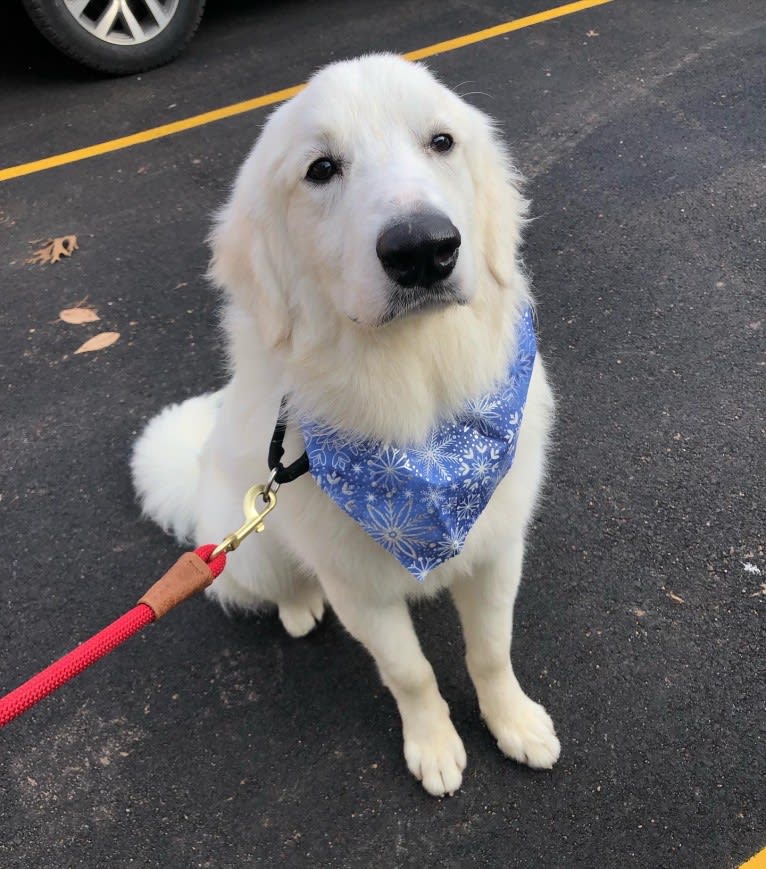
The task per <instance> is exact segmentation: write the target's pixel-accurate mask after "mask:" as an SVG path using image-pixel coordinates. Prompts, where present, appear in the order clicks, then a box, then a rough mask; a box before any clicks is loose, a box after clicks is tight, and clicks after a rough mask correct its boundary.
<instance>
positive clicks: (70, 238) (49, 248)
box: [27, 235, 78, 263]
mask: <svg viewBox="0 0 766 869" xmlns="http://www.w3.org/2000/svg"><path fill="white" fill-rule="evenodd" d="M77 248H78V245H77V236H76V235H61V236H59V237H58V238H54V239H52V240H51V241H49V242H48V244H46V245H44V246H43V247H41V248H40V250H36V251H35V252H34V253H33V254H32V256H31V257H30V258H29V259H28V260H27V262H28V263H57V262H58V261H59V260H60V259H61V257H62V256H72V252H73V251H75V250H77Z"/></svg>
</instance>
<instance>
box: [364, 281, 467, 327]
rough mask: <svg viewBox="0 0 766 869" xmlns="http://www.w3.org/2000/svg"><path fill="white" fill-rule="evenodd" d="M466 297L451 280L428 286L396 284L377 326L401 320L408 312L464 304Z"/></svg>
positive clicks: (413, 312) (419, 311)
mask: <svg viewBox="0 0 766 869" xmlns="http://www.w3.org/2000/svg"><path fill="white" fill-rule="evenodd" d="M466 304H468V299H466V298H465V296H464V295H463V294H462V293H461V292H460V290H459V289H458V288H457V286H456V285H455V283H454V282H453V281H443V282H440V283H436V284H432V285H431V286H430V287H419V286H414V287H401V286H397V287H396V290H395V291H394V293H393V294H392V295H391V298H390V299H389V302H388V306H387V307H386V310H385V311H384V312H383V316H382V317H381V318H380V319H379V320H378V322H377V324H376V325H378V326H385V325H386V324H387V323H391V322H392V321H394V320H401V319H402V317H408V316H409V315H410V314H416V313H421V312H425V311H433V310H437V309H439V308H446V307H447V306H449V305H466Z"/></svg>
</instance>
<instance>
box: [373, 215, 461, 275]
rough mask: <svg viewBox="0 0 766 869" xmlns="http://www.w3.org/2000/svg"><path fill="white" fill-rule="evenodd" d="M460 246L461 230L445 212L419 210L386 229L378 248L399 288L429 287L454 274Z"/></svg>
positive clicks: (385, 268)
mask: <svg viewBox="0 0 766 869" xmlns="http://www.w3.org/2000/svg"><path fill="white" fill-rule="evenodd" d="M459 248H460V233H459V232H458V229H457V227H456V226H455V225H454V224H453V223H452V221H451V220H450V219H449V218H448V217H447V216H446V215H444V214H440V213H438V212H416V213H414V214H411V215H409V216H408V217H406V218H404V219H402V220H398V221H397V222H396V223H394V224H392V225H390V226H388V227H387V228H386V229H384V230H383V232H381V234H380V235H379V236H378V242H377V244H376V246H375V251H376V253H377V254H378V259H379V260H380V262H381V265H382V266H383V269H384V271H385V272H386V274H387V275H388V276H389V277H390V278H391V280H393V281H394V282H395V283H397V284H398V285H399V286H400V287H407V288H410V287H423V288H425V289H429V288H430V287H432V286H433V285H434V284H437V283H439V282H440V281H444V280H446V278H448V277H449V276H450V274H452V270H453V269H454V268H455V263H456V262H457V257H458V253H459Z"/></svg>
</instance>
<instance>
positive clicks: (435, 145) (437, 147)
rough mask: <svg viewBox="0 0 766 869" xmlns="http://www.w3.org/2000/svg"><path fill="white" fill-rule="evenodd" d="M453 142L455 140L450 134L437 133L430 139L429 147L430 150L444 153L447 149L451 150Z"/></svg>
mask: <svg viewBox="0 0 766 869" xmlns="http://www.w3.org/2000/svg"><path fill="white" fill-rule="evenodd" d="M454 144H455V140H454V139H453V138H452V136H450V134H449V133H437V134H436V135H435V136H434V137H433V139H431V145H430V148H431V150H432V151H438V152H439V153H440V154H446V153H447V151H451V150H452V146H453V145H454Z"/></svg>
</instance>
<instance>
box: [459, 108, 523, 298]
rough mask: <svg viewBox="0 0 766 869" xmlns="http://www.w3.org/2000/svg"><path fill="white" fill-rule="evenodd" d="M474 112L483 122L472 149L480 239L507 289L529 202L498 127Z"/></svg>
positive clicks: (490, 265)
mask: <svg viewBox="0 0 766 869" xmlns="http://www.w3.org/2000/svg"><path fill="white" fill-rule="evenodd" d="M472 111H474V112H476V114H477V115H479V118H480V120H479V123H477V124H476V127H475V129H476V130H477V134H478V135H477V138H476V140H475V142H473V143H472V145H473V147H471V148H470V149H469V151H470V154H469V166H470V170H471V175H472V177H473V183H474V190H475V191H476V218H477V225H478V227H479V239H480V243H481V245H482V246H483V253H484V259H485V261H486V264H487V267H488V269H489V271H490V274H491V275H492V277H493V278H494V279H495V280H496V281H497V283H498V284H500V286H502V287H507V286H508V285H509V284H510V282H511V280H512V277H513V274H514V271H515V268H516V258H517V257H518V252H519V246H520V244H521V233H522V230H523V228H524V225H525V223H526V215H527V211H528V209H529V202H528V201H527V200H526V199H525V198H524V196H523V195H522V194H521V190H520V185H521V183H522V179H521V176H520V174H519V173H518V172H517V171H516V169H515V168H514V166H513V163H512V162H511V158H510V154H509V153H508V149H507V148H506V146H505V143H504V142H503V141H502V140H501V138H500V135H499V133H498V132H497V130H496V128H495V126H494V123H493V122H492V120H491V119H490V118H488V117H487V116H486V115H484V114H483V113H482V112H479V111H478V110H476V109H472Z"/></svg>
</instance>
